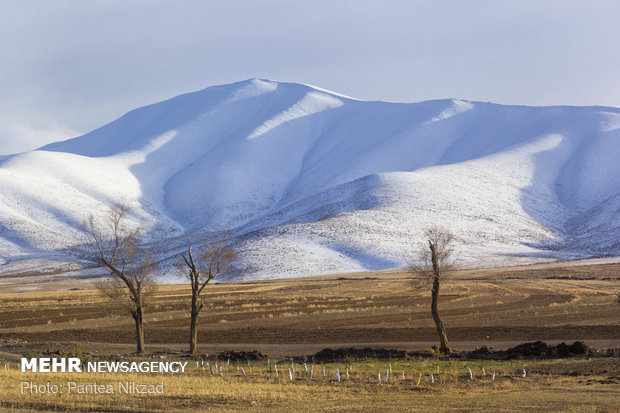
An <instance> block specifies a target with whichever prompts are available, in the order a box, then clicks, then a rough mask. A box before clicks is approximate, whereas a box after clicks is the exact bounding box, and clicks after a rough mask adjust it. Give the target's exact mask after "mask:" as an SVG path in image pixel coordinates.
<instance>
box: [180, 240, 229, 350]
mask: <svg viewBox="0 0 620 413" xmlns="http://www.w3.org/2000/svg"><path fill="white" fill-rule="evenodd" d="M228 238H229V237H228V236H223V237H222V236H220V237H218V238H217V239H216V240H213V241H210V242H207V243H205V244H204V245H203V246H202V247H201V248H200V250H199V251H198V255H197V256H196V257H194V254H193V252H192V247H191V246H189V247H188V248H187V256H186V255H184V254H182V255H181V258H182V261H180V262H181V265H183V264H184V266H185V267H187V268H186V270H188V272H187V275H186V276H187V279H188V280H189V282H190V286H191V288H192V302H191V307H190V316H191V318H190V325H189V336H190V339H189V352H190V354H195V353H196V346H197V345H198V315H199V314H200V310H202V309H203V308H204V305H203V303H202V300H200V294H201V293H202V290H204V288H205V287H206V286H207V284H209V281H211V280H213V279H215V278H216V277H219V276H221V275H224V274H226V273H228V272H229V271H231V270H232V263H233V261H234V260H235V258H236V253H235V251H234V249H232V248H230V247H229V246H228V243H227V239H228Z"/></svg>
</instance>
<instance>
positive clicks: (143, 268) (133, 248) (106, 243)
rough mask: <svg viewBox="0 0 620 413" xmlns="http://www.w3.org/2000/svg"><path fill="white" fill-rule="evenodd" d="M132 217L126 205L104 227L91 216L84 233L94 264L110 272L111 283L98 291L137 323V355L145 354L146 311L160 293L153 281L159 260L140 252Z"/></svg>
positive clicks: (104, 283) (113, 209) (117, 208)
mask: <svg viewBox="0 0 620 413" xmlns="http://www.w3.org/2000/svg"><path fill="white" fill-rule="evenodd" d="M128 213H129V207H127V206H126V205H116V206H114V207H111V208H110V211H109V213H108V215H107V216H106V219H105V221H104V223H103V224H100V223H98V222H96V221H95V218H94V217H93V216H92V215H91V216H90V218H89V220H88V221H86V222H84V231H85V233H86V243H87V245H88V246H89V247H90V250H91V252H92V254H93V258H94V260H95V261H97V262H98V263H100V264H101V265H103V266H104V267H106V268H107V269H108V270H109V271H110V277H109V279H107V280H104V281H101V282H99V283H97V287H98V288H99V290H100V291H101V292H102V293H103V294H104V295H105V296H106V297H107V298H109V299H110V300H111V301H112V302H113V303H114V304H115V305H117V306H119V308H120V309H121V310H123V311H124V312H125V313H127V314H129V315H131V317H132V318H133V319H134V321H135V325H136V352H137V353H138V354H144V311H145V310H146V309H147V308H148V306H149V304H150V300H151V298H152V297H153V295H154V293H155V291H156V284H155V281H154V280H153V278H152V273H153V271H154V268H155V262H156V260H155V257H154V256H153V254H152V253H151V252H146V253H142V252H140V250H139V249H138V236H139V234H140V231H141V230H140V228H133V229H132V228H131V227H130V226H129V225H128V224H127V214H128Z"/></svg>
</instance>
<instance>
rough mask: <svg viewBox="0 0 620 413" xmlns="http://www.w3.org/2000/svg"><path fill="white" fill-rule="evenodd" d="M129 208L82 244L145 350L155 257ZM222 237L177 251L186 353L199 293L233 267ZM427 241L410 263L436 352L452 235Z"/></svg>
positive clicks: (92, 223)
mask: <svg viewBox="0 0 620 413" xmlns="http://www.w3.org/2000/svg"><path fill="white" fill-rule="evenodd" d="M128 214H129V207H128V206H126V205H123V204H121V205H115V206H113V207H111V208H110V211H109V213H108V214H107V216H106V218H105V220H104V222H101V221H97V220H95V218H94V217H93V216H91V217H90V219H89V220H88V221H86V222H85V223H84V230H85V233H86V235H87V236H86V244H87V245H88V247H89V248H90V252H91V253H92V254H93V258H94V260H95V261H97V262H98V263H99V264H101V265H103V266H104V267H105V268H107V269H108V270H109V272H110V277H109V278H108V279H106V280H103V281H100V282H98V283H97V287H98V288H99V289H100V290H101V291H102V293H103V294H104V295H105V296H107V297H108V298H109V299H111V300H112V301H114V302H115V303H116V304H118V305H119V306H120V307H122V308H123V309H126V310H127V312H128V313H129V314H130V315H131V316H132V318H133V319H134V321H135V324H136V351H137V353H138V354H144V310H145V308H146V307H147V303H148V302H149V300H150V299H151V298H152V297H153V295H154V293H155V287H156V285H155V281H154V280H153V278H152V274H153V273H154V271H155V265H156V260H155V256H154V255H153V253H152V252H142V250H141V249H139V248H138V238H139V235H140V232H141V229H140V228H136V227H135V226H131V225H129V223H128V220H127V216H128ZM226 238H227V237H225V236H219V237H216V238H215V239H214V240H213V241H211V242H208V243H205V244H204V245H203V247H202V248H201V250H200V252H199V253H198V254H196V255H195V254H194V253H193V252H192V248H191V246H190V247H188V250H187V254H181V255H179V257H178V258H179V259H178V262H177V264H178V265H179V267H181V268H182V269H183V270H184V272H186V275H187V278H188V280H189V282H190V286H191V290H192V300H191V307H190V314H191V318H190V344H189V352H190V354H195V353H196V352H197V348H196V347H197V342H198V329H197V323H198V315H199V314H200V310H202V308H203V305H202V302H201V301H200V294H201V293H202V290H204V288H205V287H206V286H207V284H208V283H209V282H210V281H211V280H213V279H214V278H216V277H218V276H221V275H223V274H226V273H228V272H230V271H232V265H231V264H232V263H233V262H234V260H235V258H236V256H235V251H234V250H233V249H232V248H231V247H229V246H228V243H227V242H226ZM425 238H426V240H427V241H428V245H423V246H422V247H421V248H420V251H419V253H418V256H419V259H420V261H421V264H419V265H415V266H412V267H411V268H410V271H411V272H412V273H414V274H416V275H417V277H416V280H418V281H419V282H422V283H430V284H431V292H432V301H431V312H432V314H433V319H434V320H435V325H436V327H437V332H438V334H439V339H440V348H439V351H440V352H441V353H442V354H449V353H450V347H449V346H448V338H447V335H446V330H445V328H444V326H443V323H442V321H441V319H440V317H439V312H438V297H439V286H440V281H441V279H442V276H443V275H444V273H445V272H446V271H449V270H450V269H451V268H450V267H451V265H449V262H448V260H449V258H450V256H451V252H452V250H451V248H450V246H451V243H452V240H453V235H452V234H451V233H450V232H449V231H446V230H444V229H441V228H438V227H432V228H430V229H428V230H426V232H425Z"/></svg>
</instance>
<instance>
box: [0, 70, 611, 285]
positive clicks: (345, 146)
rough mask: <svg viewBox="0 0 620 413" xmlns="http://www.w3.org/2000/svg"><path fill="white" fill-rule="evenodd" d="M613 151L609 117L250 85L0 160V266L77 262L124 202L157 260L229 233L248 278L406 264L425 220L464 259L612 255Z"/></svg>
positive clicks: (144, 111) (584, 110)
mask: <svg viewBox="0 0 620 413" xmlns="http://www.w3.org/2000/svg"><path fill="white" fill-rule="evenodd" d="M619 154H620V109H616V108H608V107H525V106H504V105H496V104H491V103H481V102H468V101H462V100H451V99H449V100H435V101H427V102H421V103H409V104H404V103H388V102H371V101H360V100H355V99H352V98H349V97H346V96H343V95H339V94H336V93H333V92H329V91H327V90H324V89H320V88H317V87H314V86H309V85H303V84H294V83H282V82H275V81H270V80H261V79H250V80H247V81H243V82H238V83H233V84H229V85H222V86H215V87H210V88H207V89H204V90H202V91H199V92H195V93H189V94H185V95H181V96H177V97H175V98H172V99H170V100H167V101H164V102H160V103H156V104H153V105H149V106H145V107H142V108H139V109H136V110H134V111H132V112H129V113H128V114H126V115H124V116H123V117H121V118H119V119H117V120H115V121H113V122H111V123H109V124H107V125H105V126H103V127H101V128H99V129H96V130H94V131H92V132H90V133H88V134H86V135H84V136H80V137H77V138H74V139H70V140H67V141H63V142H57V143H54V144H51V145H47V146H45V147H43V148H41V149H39V150H37V151H33V152H28V153H23V154H18V155H13V156H8V157H3V158H0V265H2V263H3V262H4V263H5V266H6V265H8V263H12V264H15V263H16V262H20V261H21V262H27V261H26V260H35V259H50V260H57V261H58V262H76V261H80V259H81V258H82V253H81V251H80V249H79V248H76V246H78V245H79V244H80V242H81V240H82V234H81V223H82V222H83V220H84V219H86V218H87V217H88V216H89V215H90V214H94V215H97V216H98V215H101V214H103V213H105V211H106V208H107V205H110V204H111V203H114V202H119V201H122V202H125V203H127V204H129V205H130V206H132V208H133V213H132V215H131V219H132V221H133V222H134V223H135V225H142V226H144V227H145V228H147V229H148V232H147V233H146V235H145V239H144V241H145V242H147V243H148V244H149V245H150V246H151V247H153V248H154V249H155V250H156V251H157V252H158V253H159V254H160V256H161V257H162V258H166V257H169V256H171V255H172V254H173V253H174V252H176V251H178V250H179V249H182V248H183V247H184V246H186V245H187V243H194V244H199V243H200V242H201V241H203V240H205V239H207V238H208V237H209V236H211V234H212V233H213V231H216V230H219V229H231V230H232V232H233V233H234V235H235V237H236V238H235V240H236V245H237V247H238V249H239V251H240V261H241V263H242V265H244V266H246V267H247V268H249V272H248V273H247V274H246V276H247V277H271V276H274V277H275V276H295V275H307V274H319V273H332V272H345V271H358V270H365V269H381V268H389V267H394V266H401V265H405V264H407V263H408V262H410V261H411V260H412V258H413V255H412V252H413V251H414V250H415V249H416V246H417V244H418V243H419V242H420V241H421V235H422V232H423V230H424V229H425V228H426V227H428V226H429V225H431V224H434V223H437V224H441V225H444V226H446V227H449V228H451V229H452V230H453V231H454V232H455V234H456V236H457V239H458V248H457V249H458V252H459V256H460V259H461V261H462V262H463V263H466V264H471V265H481V266H484V265H491V264H498V263H505V262H511V261H514V260H518V259H521V257H526V258H527V259H541V258H557V257H585V256H598V255H614V254H615V255H617V254H619V253H620V245H619V243H618V239H620V178H619V177H620V162H618V160H617V158H618V155H619ZM2 268H3V266H0V273H1V272H2ZM11 268H14V267H11Z"/></svg>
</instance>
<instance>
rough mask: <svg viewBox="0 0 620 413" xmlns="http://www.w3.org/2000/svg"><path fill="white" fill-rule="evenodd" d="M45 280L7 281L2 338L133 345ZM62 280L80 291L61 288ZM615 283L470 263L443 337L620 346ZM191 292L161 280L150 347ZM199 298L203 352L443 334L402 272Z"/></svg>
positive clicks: (80, 295) (595, 273)
mask: <svg viewBox="0 0 620 413" xmlns="http://www.w3.org/2000/svg"><path fill="white" fill-rule="evenodd" d="M43 285H44V290H43V291H39V290H36V291H21V292H19V291H17V292H15V291H11V287H10V286H9V287H5V288H4V290H5V292H4V293H2V297H1V299H0V337H3V338H15V339H20V340H26V341H28V342H42V341H50V342H58V341H74V342H82V343H84V342H90V343H106V345H102V347H106V346H107V345H109V344H113V343H117V344H128V346H120V347H118V346H117V347H112V350H111V351H113V352H118V351H119V350H118V349H119V348H121V349H125V351H130V350H131V344H132V343H133V340H134V338H133V334H134V331H133V328H134V327H133V320H132V319H131V318H130V317H127V316H120V315H114V314H112V313H111V308H110V307H109V306H108V305H107V304H106V303H105V302H104V301H103V300H102V299H101V297H100V296H99V294H98V292H97V291H96V290H94V289H92V287H90V284H88V283H78V284H75V283H73V284H66V281H65V282H63V283H62V284H54V283H51V282H48V284H43ZM67 285H73V287H74V288H85V289H78V290H71V291H68V290H67V289H64V290H63V289H62V286H65V287H66V286H67ZM76 286H79V287H76ZM6 290H9V291H6ZM45 290H53V291H45ZM619 291H620V264H604V265H585V266H557V265H556V266H554V265H537V266H531V267H512V268H498V269H485V270H469V271H461V272H457V273H455V274H453V275H452V277H450V278H449V279H448V280H446V282H445V283H444V285H443V287H442V292H441V299H440V309H441V314H442V316H443V317H444V322H445V324H446V325H447V328H448V336H449V338H450V339H451V341H452V342H453V344H454V346H455V347H456V348H460V349H469V348H472V347H476V346H482V345H487V346H488V345H491V346H495V347H502V346H503V347H505V346H507V345H511V344H514V343H516V342H523V341H532V340H547V341H558V340H563V341H573V340H585V341H587V342H588V343H589V344H590V345H592V346H593V347H611V346H613V347H620V345H619V343H620V305H619V304H618V292H619ZM188 294H189V287H188V286H185V285H166V286H162V287H161V288H160V291H159V294H158V296H157V298H156V300H155V301H154V303H153V307H152V308H151V309H150V310H149V311H148V315H147V318H146V320H147V321H146V328H145V329H146V341H147V344H151V345H152V348H154V349H158V348H161V347H166V346H169V345H170V347H171V348H183V347H184V345H185V343H186V341H187V337H188V324H189V314H188V310H187V309H188V299H189V296H188ZM203 300H204V304H205V308H204V310H203V311H202V313H201V316H200V327H199V340H200V342H201V343H202V346H203V348H204V350H205V351H214V350H217V349H219V348H221V349H229V348H235V349H237V348H248V349H254V348H258V349H266V350H270V351H271V352H274V353H280V354H299V353H300V352H301V353H307V351H309V350H311V351H316V350H318V349H321V348H323V347H325V346H327V345H330V346H337V345H348V344H365V343H376V344H377V345H384V344H391V345H395V346H397V347H399V348H403V349H425V348H428V347H429V346H430V343H433V342H434V341H435V340H436V332H435V329H434V324H433V321H432V318H431V315H430V312H429V306H430V293H429V292H428V291H427V290H425V289H416V288H415V286H414V285H413V283H412V282H411V281H410V279H409V276H408V275H407V274H404V273H399V272H392V273H390V272H377V273H362V274H346V275H339V276H322V277H310V278H304V279H296V280H284V281H260V282H240V283H222V284H213V285H210V286H209V287H208V288H207V289H205V291H204V292H203ZM153 345H155V346H153ZM96 347H97V345H96V344H91V345H89V349H94V348H96Z"/></svg>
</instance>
